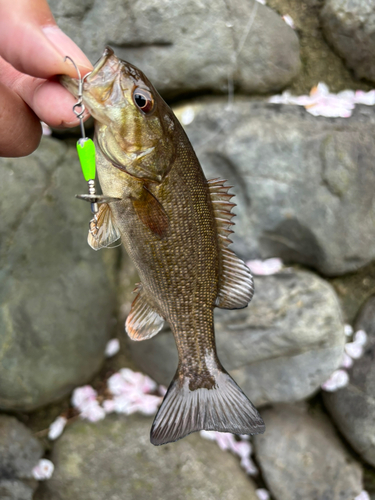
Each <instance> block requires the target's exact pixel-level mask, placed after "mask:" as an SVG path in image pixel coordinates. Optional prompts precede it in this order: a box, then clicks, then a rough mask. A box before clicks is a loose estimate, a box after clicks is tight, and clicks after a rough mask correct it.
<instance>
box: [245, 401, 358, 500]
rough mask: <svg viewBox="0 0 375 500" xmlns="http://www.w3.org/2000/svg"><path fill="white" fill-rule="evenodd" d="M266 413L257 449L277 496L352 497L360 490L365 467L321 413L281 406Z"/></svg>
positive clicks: (284, 499)
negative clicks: (264, 428) (361, 465)
mask: <svg viewBox="0 0 375 500" xmlns="http://www.w3.org/2000/svg"><path fill="white" fill-rule="evenodd" d="M262 416H263V418H264V421H265V424H266V432H265V433H264V434H263V435H259V436H255V452H256V457H257V460H258V463H259V465H260V468H261V471H262V473H263V478H264V480H265V482H266V485H267V487H268V489H269V490H270V491H271V494H272V495H273V498H275V500H328V499H329V500H353V498H354V497H355V496H357V495H358V494H359V493H360V492H361V491H362V471H361V467H360V465H359V464H358V463H356V462H355V461H354V460H353V459H352V458H351V457H350V456H349V454H348V453H347V451H346V450H345V448H344V446H343V444H342V443H341V441H340V439H339V438H338V436H337V435H336V432H335V430H334V428H333V426H332V424H331V423H330V422H329V420H328V419H327V417H326V416H325V415H324V414H323V413H320V412H319V413H313V414H311V413H309V412H308V411H307V410H306V408H305V407H292V406H291V407H287V406H280V407H275V408H274V409H269V410H265V411H263V413H262Z"/></svg>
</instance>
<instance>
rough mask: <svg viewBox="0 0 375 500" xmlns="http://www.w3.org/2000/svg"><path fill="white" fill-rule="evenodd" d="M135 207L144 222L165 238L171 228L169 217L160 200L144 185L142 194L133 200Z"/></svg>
mask: <svg viewBox="0 0 375 500" xmlns="http://www.w3.org/2000/svg"><path fill="white" fill-rule="evenodd" d="M133 207H134V210H135V211H136V213H137V215H138V217H139V218H140V220H141V221H142V223H143V224H144V225H145V226H147V227H148V228H149V229H150V231H152V232H153V233H154V234H157V235H158V236H160V238H163V237H164V236H165V235H166V234H167V231H168V229H169V219H168V215H167V214H166V212H165V210H164V208H163V206H162V204H161V203H160V201H159V200H158V199H157V198H155V196H154V195H153V194H152V193H150V191H149V190H148V189H147V187H146V186H143V190H142V195H141V196H140V197H139V198H137V199H135V200H133Z"/></svg>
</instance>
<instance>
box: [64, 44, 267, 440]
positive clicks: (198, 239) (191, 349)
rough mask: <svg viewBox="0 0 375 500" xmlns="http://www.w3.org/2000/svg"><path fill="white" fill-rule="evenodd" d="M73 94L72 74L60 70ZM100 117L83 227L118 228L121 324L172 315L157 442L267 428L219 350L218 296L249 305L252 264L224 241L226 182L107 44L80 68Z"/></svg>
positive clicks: (96, 236)
mask: <svg viewBox="0 0 375 500" xmlns="http://www.w3.org/2000/svg"><path fill="white" fill-rule="evenodd" d="M61 82H62V83H63V85H65V86H66V87H67V88H68V89H69V90H70V91H71V92H72V93H74V92H76V88H77V85H76V82H75V81H74V80H73V79H70V78H68V77H62V78H61ZM83 99H84V103H85V105H86V106H87V107H88V109H89V110H90V113H91V114H92V116H93V117H94V118H95V142H96V146H97V169H98V176H99V180H100V185H101V188H102V191H103V196H104V199H105V200H110V201H107V202H105V203H103V204H102V205H101V207H100V210H99V214H98V221H97V225H96V226H95V227H94V229H92V230H91V231H90V232H89V236H88V241H89V244H90V245H91V246H92V247H93V248H94V249H96V250H97V249H99V248H101V247H105V246H108V245H110V244H111V243H113V242H114V241H116V240H117V239H119V238H121V240H122V242H123V244H124V245H125V248H126V250H127V252H128V253H129V255H130V257H131V258H132V260H133V262H134V264H135V266H136V268H137V270H138V273H139V276H140V279H141V283H140V284H139V285H137V287H136V289H135V292H136V293H137V295H136V297H135V299H134V301H133V304H132V309H131V311H130V314H129V316H128V318H127V321H126V331H127V333H128V335H129V336H130V337H131V338H132V339H133V340H137V341H140V340H146V339H148V338H151V337H153V336H154V335H156V334H157V333H158V332H159V331H160V329H161V328H162V326H163V323H164V320H166V321H168V323H169V325H170V327H171V329H172V332H173V335H174V338H175V341H176V346H177V351H178V357H179V362H178V367H177V371H176V375H175V377H174V379H173V380H172V382H171V384H170V386H169V388H168V391H167V393H166V395H165V397H164V400H163V403H162V405H161V407H160V408H159V411H158V413H157V415H156V417H155V420H154V423H153V426H152V429H151V442H152V443H153V444H155V445H160V444H165V443H168V442H171V441H176V440H177V439H181V438H182V437H184V436H186V435H188V434H190V433H191V432H195V431H198V430H202V429H205V430H217V431H221V432H234V433H238V434H257V433H262V432H264V429H265V427H264V423H263V420H262V418H261V417H260V415H259V413H258V411H257V410H256V409H255V407H254V406H253V405H252V403H251V402H250V400H249V399H248V398H247V397H246V396H245V394H244V393H243V392H242V391H241V389H240V388H239V387H238V385H237V384H236V383H235V382H234V380H233V379H232V378H231V377H230V375H229V374H228V373H227V372H226V371H225V369H224V368H223V367H222V365H221V363H220V361H219V359H218V357H217V353H216V346H215V333H214V320H213V311H214V308H215V307H222V308H227V309H236V308H242V307H246V306H247V304H248V302H249V301H250V300H251V297H252V294H253V282H252V277H251V274H250V271H249V269H248V268H247V267H246V265H245V264H244V263H243V262H242V261H241V260H240V259H239V258H238V257H237V256H236V255H235V254H234V253H233V252H232V251H231V250H230V249H228V248H227V247H228V245H229V244H230V240H229V239H228V235H229V234H230V233H231V232H232V231H231V230H230V227H231V225H232V222H231V221H230V219H231V217H232V216H233V214H231V208H232V206H233V204H232V203H230V201H229V200H230V198H231V197H232V195H230V194H228V193H227V191H228V187H226V186H225V185H224V182H225V181H221V180H213V181H207V180H206V179H205V177H204V174H203V171H202V169H201V166H200V164H199V161H198V159H197V157H196V155H195V153H194V151H193V149H192V146H191V144H190V142H189V140H188V138H187V136H186V134H185V132H184V131H183V129H182V127H181V125H180V124H179V122H178V120H177V119H176V117H175V116H174V114H173V112H172V110H171V109H170V108H169V107H168V105H167V104H166V103H165V102H164V101H163V100H162V98H161V97H160V96H159V94H158V93H157V91H156V90H155V89H154V87H153V86H152V84H151V83H150V82H149V80H148V79H147V78H146V77H145V76H144V75H143V73H142V72H141V71H140V70H138V69H137V68H135V67H134V66H133V65H131V64H129V63H126V62H124V61H121V60H119V59H118V58H117V57H116V56H115V55H114V53H113V51H112V50H111V49H109V48H107V49H106V50H105V51H104V54H103V56H102V58H101V59H100V60H99V62H98V63H97V64H96V65H95V67H94V70H93V72H92V73H91V74H90V75H89V76H88V77H87V78H86V79H85V85H84V93H83Z"/></svg>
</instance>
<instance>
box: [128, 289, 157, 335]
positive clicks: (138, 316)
mask: <svg viewBox="0 0 375 500" xmlns="http://www.w3.org/2000/svg"><path fill="white" fill-rule="evenodd" d="M134 291H135V292H137V296H136V297H135V299H134V300H133V303H132V306H131V310H130V313H129V315H128V317H127V319H126V323H125V330H126V333H127V334H128V335H129V337H130V338H131V339H132V340H138V341H140V340H147V339H150V338H151V337H154V335H156V334H157V333H158V332H159V331H160V330H161V329H162V327H163V324H164V319H163V318H162V317H161V316H160V315H159V314H158V313H157V311H156V310H155V308H154V307H153V306H152V305H150V304H149V301H148V300H147V297H146V295H145V293H144V291H143V287H142V283H138V284H137V285H136V287H135V290H134Z"/></svg>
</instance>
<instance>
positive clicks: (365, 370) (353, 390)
mask: <svg viewBox="0 0 375 500" xmlns="http://www.w3.org/2000/svg"><path fill="white" fill-rule="evenodd" d="M355 328H356V330H358V329H363V330H365V331H366V332H367V335H368V342H367V344H366V346H365V352H364V355H363V357H362V358H360V359H359V360H357V361H355V362H354V365H353V367H352V368H351V369H350V370H349V376H350V383H349V385H348V386H347V387H344V388H343V389H340V390H338V391H337V392H332V393H324V404H325V405H326V407H327V409H328V410H329V412H330V414H331V415H332V418H333V419H334V421H335V423H336V424H337V426H338V428H339V429H340V431H341V432H342V434H343V435H344V436H345V437H346V439H347V440H348V441H349V443H350V444H351V445H352V446H353V448H354V449H355V450H356V451H357V452H358V453H359V454H360V455H361V456H362V458H363V459H364V460H366V462H368V463H369V464H371V465H373V466H375V421H374V414H375V366H374V356H375V297H372V298H371V299H369V300H368V301H367V303H366V305H365V306H364V308H363V310H362V311H361V313H360V316H359V318H358V321H357V322H356V325H355Z"/></svg>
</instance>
